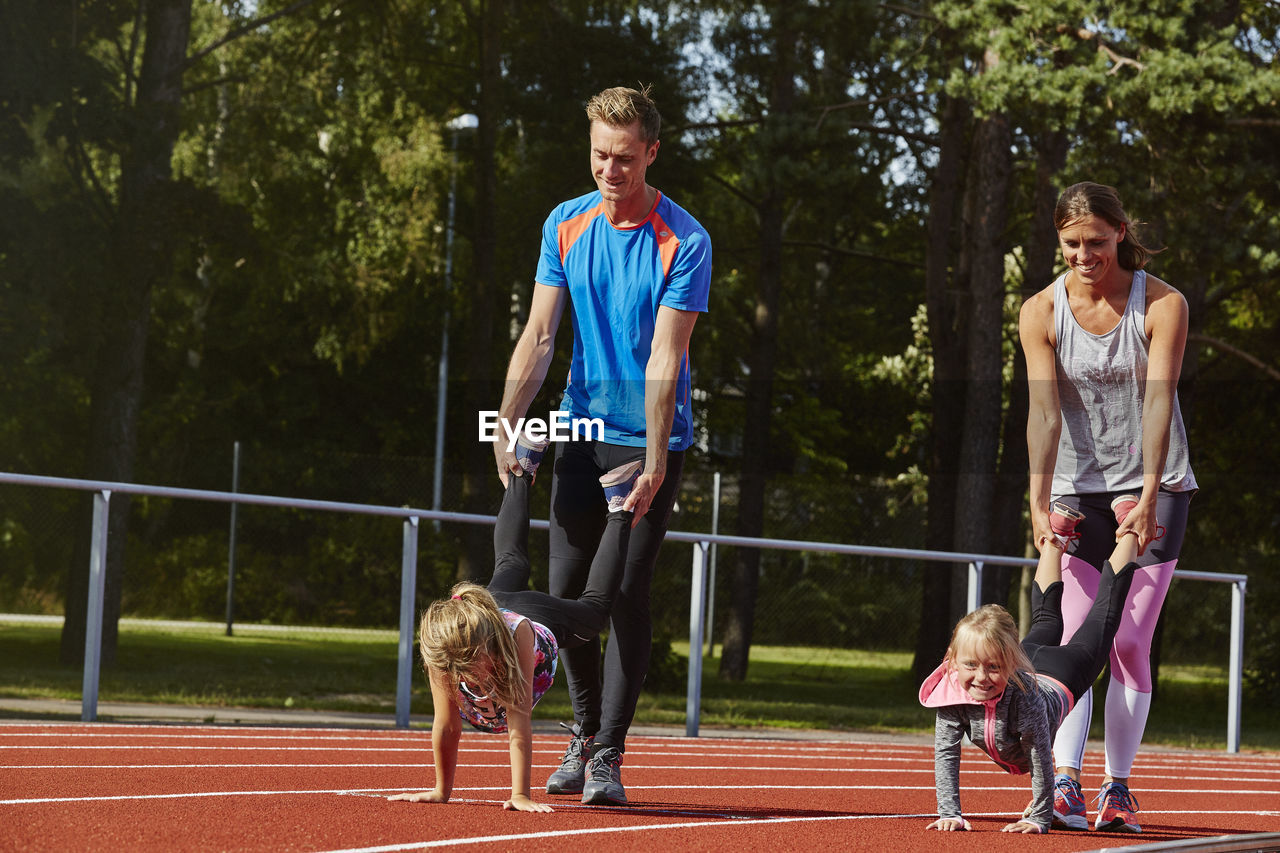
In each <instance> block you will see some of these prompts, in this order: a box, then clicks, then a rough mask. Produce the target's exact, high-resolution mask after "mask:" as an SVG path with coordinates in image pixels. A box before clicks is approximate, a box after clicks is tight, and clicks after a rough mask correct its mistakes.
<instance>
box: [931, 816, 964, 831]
mask: <svg viewBox="0 0 1280 853" xmlns="http://www.w3.org/2000/svg"><path fill="white" fill-rule="evenodd" d="M972 828H973V827H972V826H970V825H969V821H967V820H965V819H964V818H962V817H940V818H938V819H937V820H935V821H934V822H933V823H931V824H929V825H928V826H926V827H925V829H926V830H930V829H936V830H939V831H941V832H955V831H956V830H959V829H962V830H964V831H965V832H968V831H969V830H970V829H972Z"/></svg>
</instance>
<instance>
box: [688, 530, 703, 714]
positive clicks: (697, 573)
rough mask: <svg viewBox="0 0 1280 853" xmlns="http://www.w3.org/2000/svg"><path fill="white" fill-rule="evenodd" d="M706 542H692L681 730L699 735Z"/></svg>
mask: <svg viewBox="0 0 1280 853" xmlns="http://www.w3.org/2000/svg"><path fill="white" fill-rule="evenodd" d="M706 588H707V543H706V542H694V543H693V588H692V589H690V590H689V685H688V688H687V690H686V692H685V710H684V733H685V736H686V737H697V736H698V718H699V716H701V714H702V636H703V630H704V628H705V626H706V616H707V608H706Z"/></svg>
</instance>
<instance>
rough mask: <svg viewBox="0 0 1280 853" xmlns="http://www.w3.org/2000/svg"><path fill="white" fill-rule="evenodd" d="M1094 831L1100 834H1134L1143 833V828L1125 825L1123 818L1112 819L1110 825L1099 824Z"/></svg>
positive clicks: (1129, 824)
mask: <svg viewBox="0 0 1280 853" xmlns="http://www.w3.org/2000/svg"><path fill="white" fill-rule="evenodd" d="M1094 829H1095V830H1097V831H1098V832H1128V833H1133V834H1137V833H1139V832H1142V827H1140V826H1134V825H1133V824H1131V823H1125V822H1124V818H1122V817H1116V818H1112V819H1111V822H1110V823H1102V824H1098V825H1097V826H1095V827H1094Z"/></svg>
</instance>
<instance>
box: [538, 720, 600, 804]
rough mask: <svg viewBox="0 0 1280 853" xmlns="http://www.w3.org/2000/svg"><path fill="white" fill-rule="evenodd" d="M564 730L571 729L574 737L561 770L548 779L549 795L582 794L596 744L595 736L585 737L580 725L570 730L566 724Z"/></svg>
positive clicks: (562, 724)
mask: <svg viewBox="0 0 1280 853" xmlns="http://www.w3.org/2000/svg"><path fill="white" fill-rule="evenodd" d="M560 727H561V728H563V729H569V731H570V732H572V733H573V737H572V738H571V739H570V740H569V746H568V748H567V749H565V751H564V757H563V758H561V759H560V768H559V769H558V770H556V772H554V773H552V774H551V775H550V776H549V777H547V793H548V794H581V793H582V783H583V779H584V777H585V776H586V768H587V758H589V757H590V755H591V746H592V744H594V743H595V742H596V739H595V737H594V736H588V735H584V734H583V733H582V729H580V728H578V724H577V723H574V724H573V728H569V727H568V726H566V725H565V724H564V723H561V724H560Z"/></svg>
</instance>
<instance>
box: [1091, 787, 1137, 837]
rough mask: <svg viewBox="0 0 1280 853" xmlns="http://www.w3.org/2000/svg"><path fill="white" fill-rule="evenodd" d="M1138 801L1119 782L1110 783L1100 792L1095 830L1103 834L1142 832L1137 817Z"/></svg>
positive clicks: (1094, 824) (1094, 823)
mask: <svg viewBox="0 0 1280 853" xmlns="http://www.w3.org/2000/svg"><path fill="white" fill-rule="evenodd" d="M1137 813H1138V800H1137V798H1136V797H1134V796H1133V794H1131V793H1129V789H1128V788H1127V787H1126V786H1124V785H1122V784H1120V783H1119V782H1108V783H1107V784H1105V785H1103V786H1102V790H1101V791H1099V792H1098V819H1097V820H1096V821H1094V822H1093V828H1094V829H1097V830H1101V831H1103V832H1142V827H1141V826H1139V825H1138V821H1137V818H1136V817H1135V815H1137Z"/></svg>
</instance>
